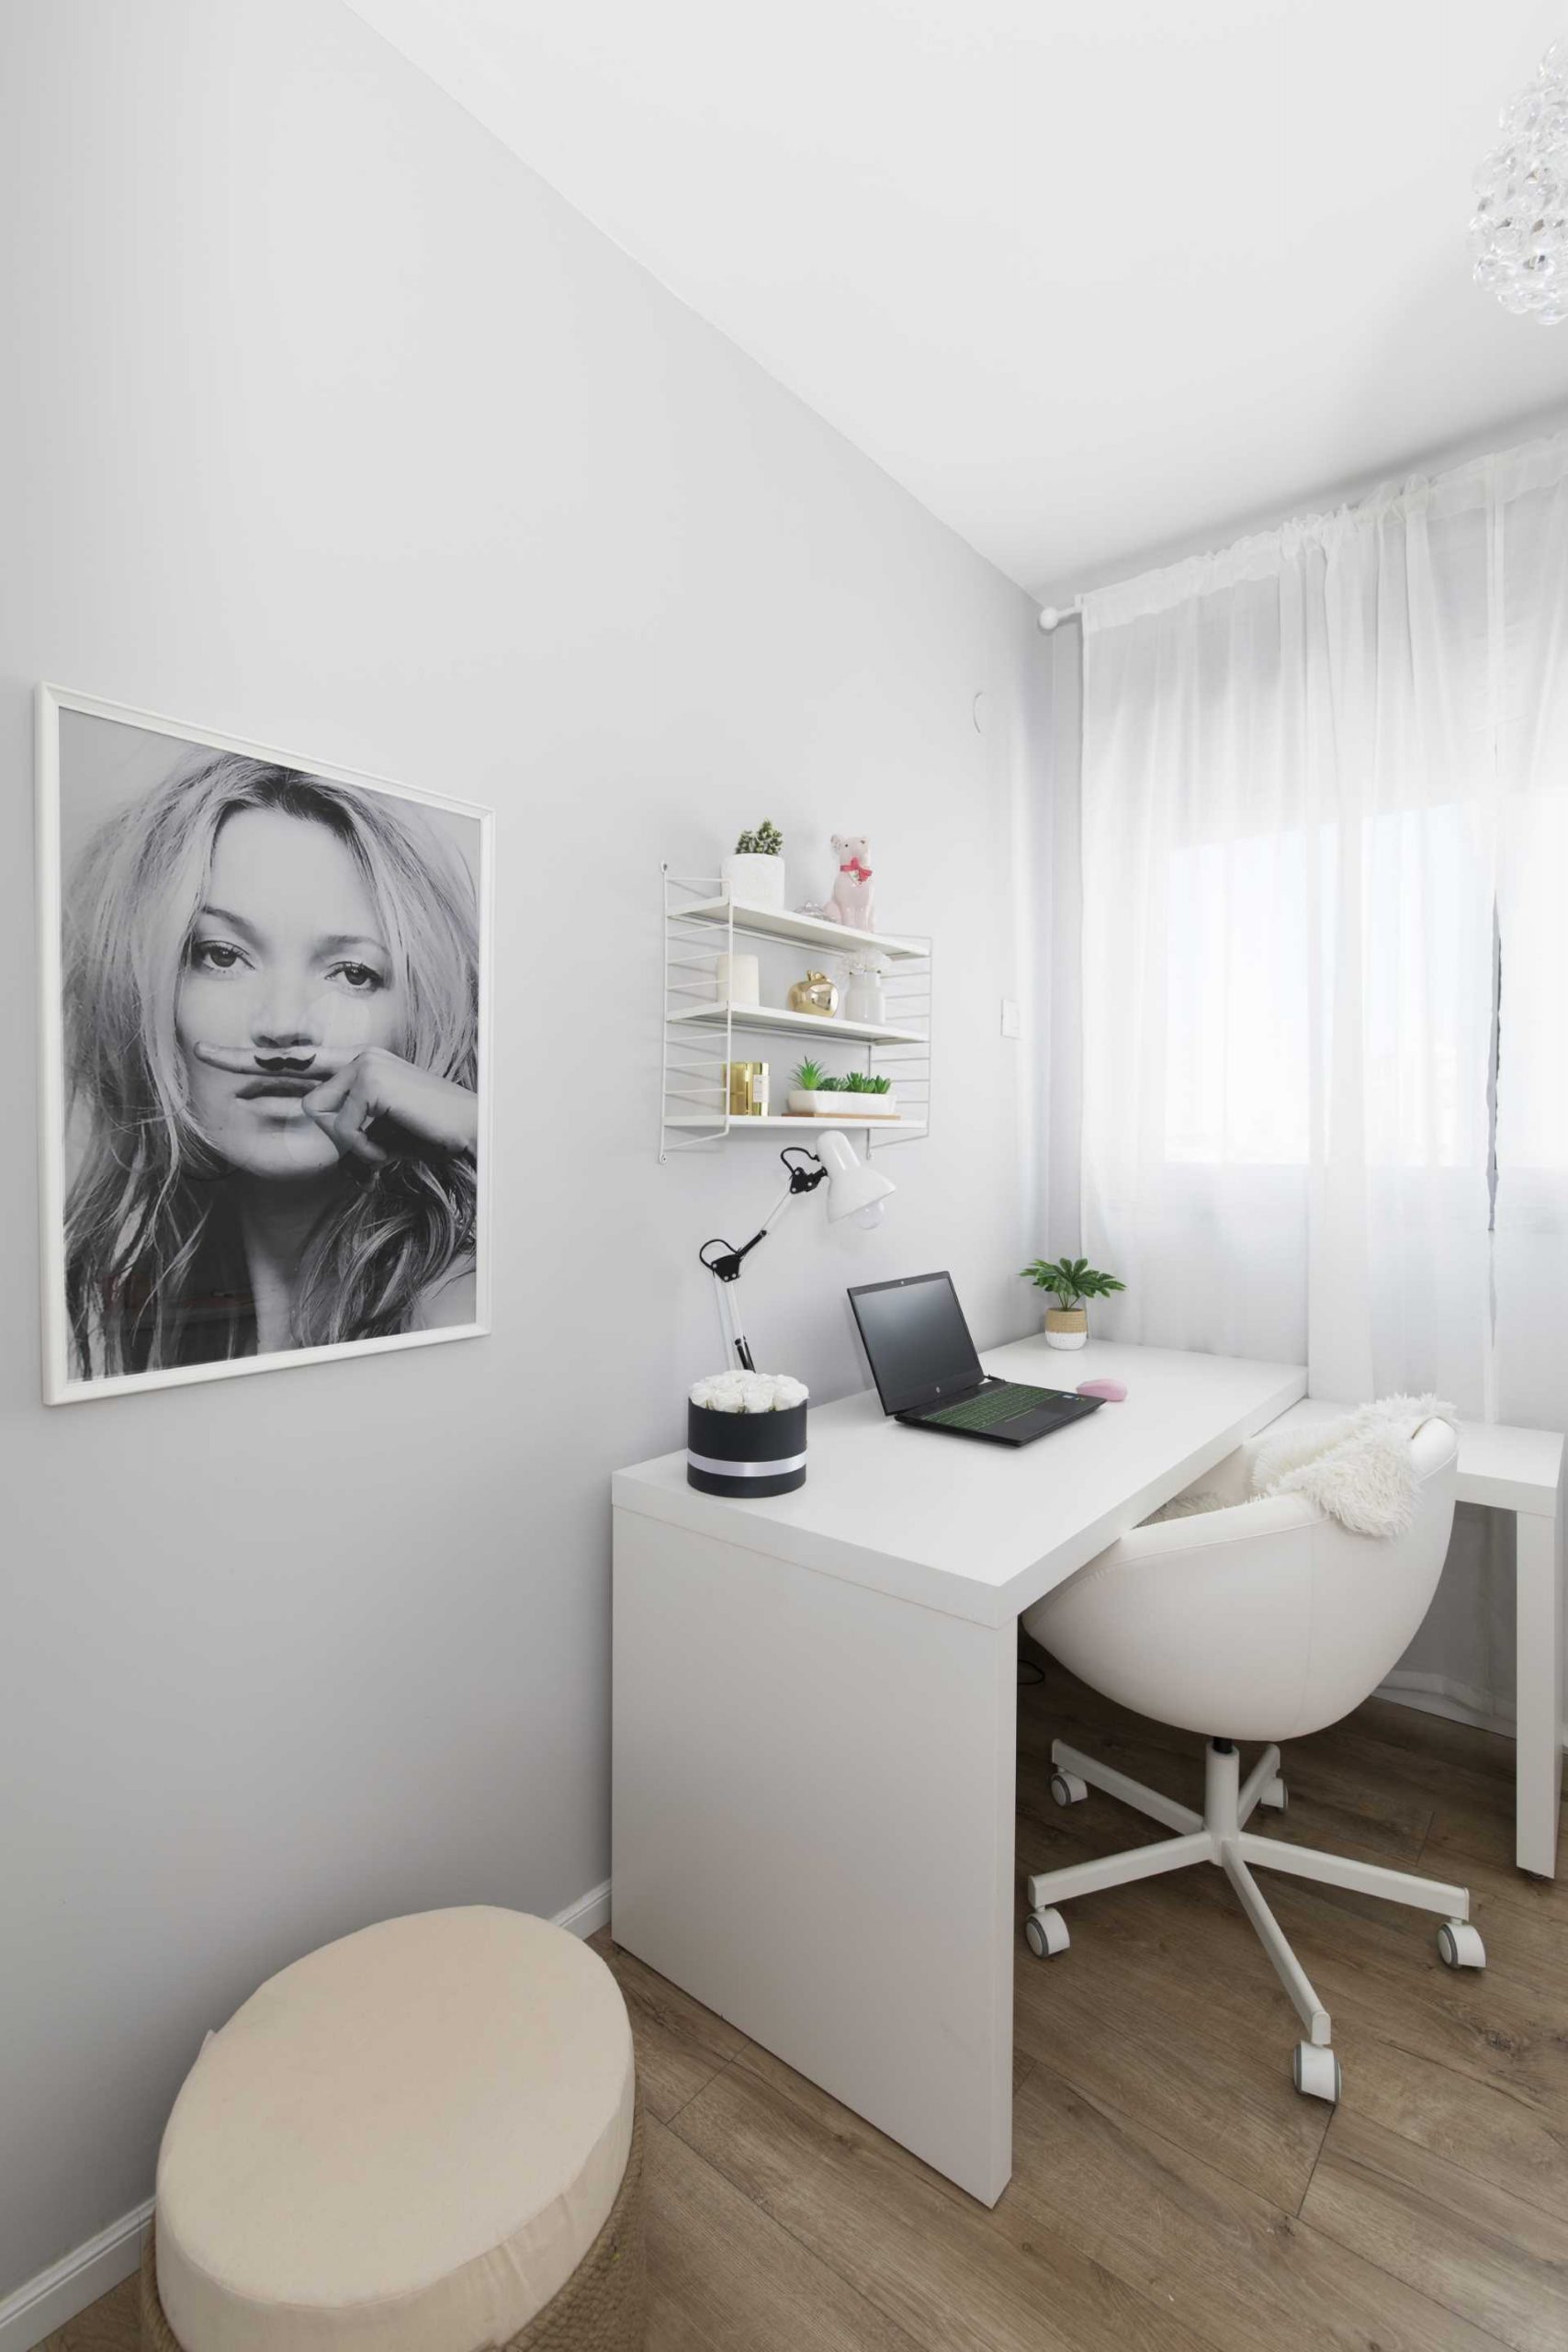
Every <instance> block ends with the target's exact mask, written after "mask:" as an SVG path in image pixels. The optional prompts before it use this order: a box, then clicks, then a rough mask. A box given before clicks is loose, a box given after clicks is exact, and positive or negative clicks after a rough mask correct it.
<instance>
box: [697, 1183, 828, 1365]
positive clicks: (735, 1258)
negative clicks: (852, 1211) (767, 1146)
mask: <svg viewBox="0 0 1568 2352" xmlns="http://www.w3.org/2000/svg"><path fill="white" fill-rule="evenodd" d="M779 1158H780V1159H782V1160H783V1161H784V1166H785V1168H786V1169H787V1170H788V1171H789V1182H788V1183H787V1184H786V1185H785V1186H784V1191H783V1192H782V1193H780V1194H779V1196H778V1199H777V1200H776V1201H775V1202H774V1203H773V1207H772V1208H771V1209H770V1210H769V1211H768V1214H767V1216H765V1217H764V1218H763V1219H762V1222H761V1225H760V1226H759V1227H757V1230H756V1232H755V1233H754V1234H753V1235H752V1236H751V1238H750V1241H743V1242H742V1243H741V1244H740V1247H739V1249H737V1248H736V1247H735V1245H734V1244H733V1243H732V1242H729V1241H725V1240H723V1239H719V1238H716V1239H714V1240H712V1241H705V1242H704V1243H703V1246H702V1248H701V1249H700V1250H698V1252H697V1255H698V1257H699V1258H700V1259H701V1260H702V1262H703V1264H704V1265H705V1267H706V1268H707V1270H708V1272H709V1273H710V1274H712V1276H713V1277H714V1280H715V1281H716V1283H717V1284H718V1319H719V1322H720V1324H721V1325H722V1327H723V1330H724V1338H725V1345H726V1347H727V1349H733V1351H734V1353H735V1359H736V1362H737V1363H739V1365H740V1367H741V1369H742V1371H744V1372H755V1370H756V1368H757V1367H756V1365H755V1364H754V1363H752V1361H751V1350H750V1346H749V1345H748V1343H747V1339H746V1332H745V1329H744V1327H743V1326H742V1324H741V1320H740V1307H739V1301H738V1299H737V1297H736V1295H735V1285H736V1283H738V1282H739V1280H740V1276H741V1273H742V1272H743V1271H744V1268H745V1264H746V1261H747V1259H748V1258H749V1257H750V1255H751V1252H752V1250H755V1249H756V1247H757V1245H758V1243H759V1242H760V1241H765V1240H766V1239H767V1238H768V1236H769V1234H770V1233H771V1232H772V1231H773V1227H774V1226H775V1225H777V1223H778V1221H779V1219H780V1217H781V1216H783V1215H784V1211H785V1210H786V1209H787V1208H788V1206H789V1204H790V1203H791V1202H792V1201H793V1200H795V1198H796V1197H797V1195H798V1194H800V1193H814V1192H815V1191H816V1190H817V1187H818V1184H821V1183H825V1182H827V1177H828V1170H826V1168H824V1167H823V1165H822V1163H821V1161H820V1160H819V1159H818V1157H817V1154H816V1153H815V1152H814V1151H807V1150H805V1149H803V1148H802V1147H801V1146H800V1145H799V1144H789V1145H787V1146H786V1147H785V1148H784V1150H783V1151H781V1152H780V1154H779ZM807 1160H809V1161H810V1162H811V1163H812V1164H811V1166H810V1167H807V1166H806V1164H805V1163H806V1162H807Z"/></svg>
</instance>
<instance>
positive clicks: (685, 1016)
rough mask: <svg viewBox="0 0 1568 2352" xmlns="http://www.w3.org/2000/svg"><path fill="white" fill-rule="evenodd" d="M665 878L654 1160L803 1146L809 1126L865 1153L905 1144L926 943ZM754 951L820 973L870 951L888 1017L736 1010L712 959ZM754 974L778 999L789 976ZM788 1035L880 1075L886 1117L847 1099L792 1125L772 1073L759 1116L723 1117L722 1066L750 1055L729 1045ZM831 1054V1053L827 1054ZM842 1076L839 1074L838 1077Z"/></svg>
mask: <svg viewBox="0 0 1568 2352" xmlns="http://www.w3.org/2000/svg"><path fill="white" fill-rule="evenodd" d="M662 873H663V880H664V925H663V930H664V1004H663V1023H662V1026H663V1037H664V1056H663V1072H662V1077H661V1080H660V1105H659V1157H660V1159H669V1157H670V1155H671V1153H672V1152H676V1151H698V1150H705V1149H713V1148H716V1147H717V1146H718V1145H719V1144H722V1143H724V1142H725V1141H726V1140H727V1139H728V1137H729V1136H732V1135H742V1134H746V1133H748V1132H754V1133H757V1134H764V1135H774V1136H776V1135H781V1134H785V1133H787V1134H790V1135H793V1136H795V1137H796V1139H797V1140H798V1141H800V1142H802V1143H808V1138H809V1135H810V1131H811V1129H812V1128H813V1127H818V1128H827V1127H840V1128H847V1129H852V1130H853V1131H854V1132H855V1133H857V1134H860V1135H863V1136H864V1137H865V1148H866V1150H867V1151H868V1152H870V1151H874V1150H878V1149H881V1148H885V1147H886V1146H887V1145H889V1144H894V1143H910V1142H913V1141H915V1140H917V1139H918V1138H919V1136H924V1135H925V1134H926V1133H927V1132H928V1131H929V1128H930V1124H931V943H930V942H929V941H928V940H917V939H908V938H902V937H898V936H896V935H895V934H893V933H885V932H874V931H859V930H855V929H852V928H851V927H850V926H849V925H847V924H844V923H836V922H828V921H827V920H826V919H825V918H824V917H822V916H820V915H803V914H796V913H794V912H792V911H791V910H789V909H788V908H784V907H761V906H756V905H753V904H750V902H747V901H744V900H739V899H729V898H728V897H726V895H725V894H724V891H723V890H722V888H720V886H719V884H718V883H717V881H716V879H715V878H714V877H713V876H693V877H682V876H679V875H675V874H671V871H670V868H669V867H668V865H666V866H665V867H664V868H663V869H662ZM737 940H741V941H747V942H750V941H752V940H755V941H758V942H760V943H761V951H762V956H763V961H764V965H765V966H766V965H767V963H768V955H767V951H768V949H769V948H770V947H771V948H773V949H775V950H777V949H788V948H795V949H796V950H798V951H801V952H802V953H803V954H804V956H806V958H807V961H808V962H809V963H811V964H813V965H815V966H818V967H820V966H824V965H825V964H826V962H827V959H828V958H829V957H832V956H840V957H847V956H854V955H857V954H859V955H866V956H871V955H875V956H881V957H883V958H884V959H885V962H886V967H887V968H886V971H885V973H884V976H883V983H882V985H883V993H884V1000H885V1010H886V1018H885V1019H883V1020H882V1021H877V1022H872V1021H850V1020H847V1019H840V1018H839V1017H837V1016H834V1017H833V1018H831V1019H824V1018H823V1016H822V1015H821V1014H819V1013H812V1012H792V1011H790V1010H788V1009H787V1008H786V1007H785V1006H784V1005H782V1004H736V1003H733V1002H732V1001H729V1000H728V999H727V998H726V997H724V996H721V995H720V993H719V958H720V957H721V956H733V955H734V953H735V943H736V941H737ZM772 965H773V967H774V968H771V969H765V970H764V976H763V977H764V987H765V988H766V989H767V990H768V992H770V993H772V994H773V995H777V996H783V995H784V994H785V993H787V990H788V988H789V986H790V982H791V979H792V978H798V977H799V974H798V973H795V974H790V973H788V972H787V970H786V969H784V959H783V958H782V957H781V956H778V955H774V956H773V958H772ZM769 1035H773V1036H778V1037H788V1038H790V1039H791V1040H793V1042H794V1046H795V1049H796V1051H797V1053H798V1054H801V1055H805V1054H809V1055H810V1056H811V1057H812V1058H814V1059H815V1058H817V1057H818V1056H821V1057H825V1058H827V1060H828V1065H829V1069H833V1068H834V1067H835V1066H836V1065H837V1064H839V1063H841V1062H842V1061H843V1060H844V1059H845V1058H846V1056H845V1054H844V1051H843V1050H842V1049H845V1048H847V1049H848V1058H849V1060H850V1061H851V1063H852V1066H853V1067H854V1068H857V1069H863V1071H864V1073H865V1075H866V1076H867V1077H868V1078H886V1080H888V1083H889V1087H890V1090H891V1092H892V1097H893V1100H894V1101H895V1103H897V1116H896V1117H894V1118H878V1117H877V1116H876V1114H874V1112H871V1111H869V1110H867V1111H861V1110H859V1109H858V1104H859V1103H863V1102H874V1101H876V1100H878V1099H879V1098H878V1097H876V1096H874V1095H873V1096H869V1097H868V1096H865V1095H861V1096H858V1097H857V1096H856V1095H854V1094H848V1093H847V1094H845V1096H844V1097H843V1105H844V1107H843V1114H842V1115H841V1116H840V1115H838V1114H837V1112H835V1114H834V1115H833V1116H832V1117H830V1118H795V1117H791V1116H790V1115H788V1114H786V1113H785V1111H784V1097H785V1095H786V1094H787V1091H788V1089H787V1082H786V1080H785V1076H784V1070H783V1069H776V1068H775V1069H773V1070H772V1072H771V1076H772V1080H773V1086H772V1093H773V1103H774V1104H775V1105H776V1106H777V1107H775V1108H774V1110H773V1112H772V1113H771V1114H770V1115H769V1116H768V1117H766V1118H761V1119H759V1118H752V1117H748V1116H746V1115H744V1114H737V1115H735V1116H733V1117H732V1116H731V1114H730V1110H729V1088H728V1066H729V1064H730V1063H731V1062H734V1061H745V1060H748V1059H752V1058H756V1057H755V1055H754V1053H750V1052H749V1051H748V1049H747V1047H746V1046H744V1045H739V1046H738V1045H737V1043H736V1040H737V1038H741V1039H754V1038H758V1037H765V1036H769ZM835 1049H839V1050H838V1051H837V1052H836V1051H835ZM845 1074H847V1073H845Z"/></svg>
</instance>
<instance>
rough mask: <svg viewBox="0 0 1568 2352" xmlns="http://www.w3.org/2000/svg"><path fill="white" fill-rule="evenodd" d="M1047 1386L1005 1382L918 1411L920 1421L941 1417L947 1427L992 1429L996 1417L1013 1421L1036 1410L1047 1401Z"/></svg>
mask: <svg viewBox="0 0 1568 2352" xmlns="http://www.w3.org/2000/svg"><path fill="white" fill-rule="evenodd" d="M1051 1396H1052V1392H1051V1391H1050V1389H1048V1388H1019V1387H1016V1386H1014V1385H1007V1386H1005V1387H1001V1388H987V1389H984V1390H983V1391H982V1392H981V1394H980V1395H979V1396H978V1397H968V1398H967V1399H966V1400H965V1401H964V1403H963V1404H962V1405H944V1406H943V1407H942V1410H941V1411H940V1412H935V1413H922V1414H921V1415H920V1419H922V1420H923V1421H942V1422H943V1423H944V1424H945V1425H946V1427H947V1428H948V1429H950V1430H994V1429H995V1428H996V1427H997V1425H998V1422H1000V1421H1016V1420H1017V1419H1019V1417H1020V1416H1021V1414H1023V1413H1037V1412H1038V1411H1039V1410H1040V1408H1041V1407H1042V1406H1043V1405H1047V1404H1049V1403H1050V1402H1051Z"/></svg>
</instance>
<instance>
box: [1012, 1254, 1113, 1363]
mask: <svg viewBox="0 0 1568 2352" xmlns="http://www.w3.org/2000/svg"><path fill="white" fill-rule="evenodd" d="M1023 1279H1024V1281H1025V1282H1028V1283H1033V1284H1034V1287H1035V1289H1036V1290H1048V1291H1051V1292H1052V1293H1054V1295H1055V1301H1056V1304H1055V1306H1052V1307H1047V1308H1046V1310H1045V1344H1046V1346H1047V1347H1050V1348H1081V1347H1082V1346H1083V1344H1084V1342H1085V1340H1087V1339H1088V1338H1089V1310H1088V1308H1087V1307H1086V1306H1085V1305H1084V1301H1085V1299H1086V1298H1109V1297H1110V1296H1111V1292H1112V1291H1117V1290H1125V1289H1126V1287H1127V1285H1126V1283H1122V1282H1118V1281H1117V1279H1116V1277H1115V1275H1114V1274H1101V1273H1097V1272H1096V1271H1095V1269H1094V1268H1093V1267H1092V1266H1091V1265H1090V1264H1089V1260H1088V1259H1087V1258H1057V1259H1055V1260H1052V1259H1048V1258H1036V1259H1035V1261H1034V1262H1033V1264H1032V1265H1031V1266H1025V1268H1024V1269H1023Z"/></svg>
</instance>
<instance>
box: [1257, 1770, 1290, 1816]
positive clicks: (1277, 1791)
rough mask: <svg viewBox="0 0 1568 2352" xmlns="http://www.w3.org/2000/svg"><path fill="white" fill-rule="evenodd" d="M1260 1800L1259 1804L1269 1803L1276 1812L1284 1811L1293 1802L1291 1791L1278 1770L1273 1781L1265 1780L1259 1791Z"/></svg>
mask: <svg viewBox="0 0 1568 2352" xmlns="http://www.w3.org/2000/svg"><path fill="white" fill-rule="evenodd" d="M1290 1802H1291V1792H1290V1791H1289V1789H1288V1788H1287V1787H1286V1786H1285V1783H1284V1781H1282V1780H1281V1779H1280V1775H1279V1773H1278V1772H1276V1773H1275V1775H1274V1777H1273V1779H1272V1780H1271V1781H1264V1783H1263V1786H1262V1787H1261V1788H1260V1789H1259V1790H1258V1804H1266V1805H1268V1806H1269V1809H1270V1810H1271V1811H1272V1812H1274V1813H1283V1812H1285V1811H1286V1810H1287V1808H1288V1807H1289V1805H1290Z"/></svg>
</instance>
